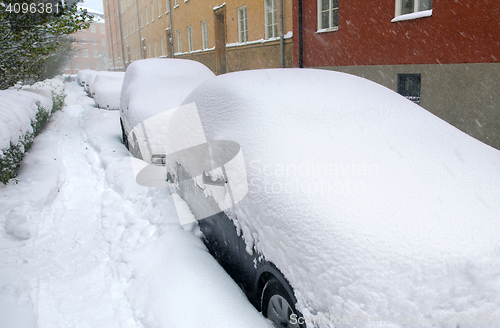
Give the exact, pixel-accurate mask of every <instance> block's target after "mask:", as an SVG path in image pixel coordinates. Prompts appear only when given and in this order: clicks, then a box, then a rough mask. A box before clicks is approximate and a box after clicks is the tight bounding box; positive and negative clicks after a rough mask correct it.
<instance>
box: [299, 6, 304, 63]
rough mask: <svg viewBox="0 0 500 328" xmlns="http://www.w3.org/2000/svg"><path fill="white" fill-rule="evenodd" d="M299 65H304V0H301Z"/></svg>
mask: <svg viewBox="0 0 500 328" xmlns="http://www.w3.org/2000/svg"><path fill="white" fill-rule="evenodd" d="M298 21H299V67H300V68H303V67H304V39H303V35H302V0H299V19H298Z"/></svg>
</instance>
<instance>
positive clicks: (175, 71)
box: [120, 58, 215, 164]
mask: <svg viewBox="0 0 500 328" xmlns="http://www.w3.org/2000/svg"><path fill="white" fill-rule="evenodd" d="M214 76H215V74H214V73H213V72H212V71H211V70H210V69H209V68H207V67H206V66H205V65H203V64H201V63H199V62H196V61H192V60H186V59H169V58H162V59H144V60H138V61H135V62H133V63H132V64H130V65H129V66H128V68H127V71H126V73H125V79H124V82H123V87H122V92H121V100H120V124H121V128H122V138H123V143H124V144H125V146H126V147H127V149H129V150H130V152H131V154H132V155H134V156H135V157H137V158H140V159H143V160H144V161H146V162H149V163H154V164H162V163H163V161H164V158H165V155H164V154H165V150H164V149H163V147H164V144H165V142H164V138H165V127H166V126H167V124H166V121H167V120H168V117H169V115H170V113H171V110H173V109H175V108H176V107H178V106H179V105H180V104H181V103H182V101H183V100H184V98H186V97H187V96H188V95H189V93H190V92H191V91H193V90H194V89H195V88H196V87H197V86H198V85H199V84H200V83H202V82H204V81H206V80H208V79H210V78H212V77H214Z"/></svg>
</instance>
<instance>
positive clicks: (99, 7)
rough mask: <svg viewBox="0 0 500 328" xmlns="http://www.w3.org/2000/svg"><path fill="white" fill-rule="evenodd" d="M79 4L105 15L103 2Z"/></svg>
mask: <svg viewBox="0 0 500 328" xmlns="http://www.w3.org/2000/svg"><path fill="white" fill-rule="evenodd" d="M79 3H80V4H81V5H83V6H85V7H87V8H91V9H94V10H97V11H99V12H101V13H104V10H103V8H102V0H85V1H79Z"/></svg>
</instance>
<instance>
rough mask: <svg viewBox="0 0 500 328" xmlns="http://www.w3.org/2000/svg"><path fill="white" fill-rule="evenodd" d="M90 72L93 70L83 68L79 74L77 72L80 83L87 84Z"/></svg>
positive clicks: (77, 79)
mask: <svg viewBox="0 0 500 328" xmlns="http://www.w3.org/2000/svg"><path fill="white" fill-rule="evenodd" d="M90 72H92V71H91V70H89V69H83V70H81V71H78V74H76V81H77V82H78V84H79V85H81V86H82V87H83V86H85V82H86V81H87V78H88V76H89V74H90Z"/></svg>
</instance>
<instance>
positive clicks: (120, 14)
mask: <svg viewBox="0 0 500 328" xmlns="http://www.w3.org/2000/svg"><path fill="white" fill-rule="evenodd" d="M120 1H121V0H118V1H117V2H118V20H119V21H120V41H121V44H122V64H123V68H124V71H126V70H127V66H128V65H127V64H126V63H125V48H124V46H123V30H122V10H121V8H120Z"/></svg>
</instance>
